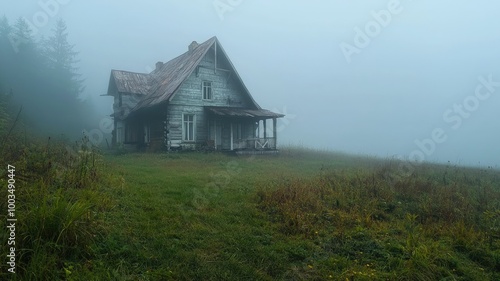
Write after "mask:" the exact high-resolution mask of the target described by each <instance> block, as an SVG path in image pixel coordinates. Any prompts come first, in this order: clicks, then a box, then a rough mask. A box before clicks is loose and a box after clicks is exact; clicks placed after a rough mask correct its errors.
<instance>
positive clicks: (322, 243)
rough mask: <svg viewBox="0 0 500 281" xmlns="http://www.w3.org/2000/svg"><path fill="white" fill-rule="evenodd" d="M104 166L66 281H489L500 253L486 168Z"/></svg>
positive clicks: (277, 160) (166, 159)
mask: <svg viewBox="0 0 500 281" xmlns="http://www.w3.org/2000/svg"><path fill="white" fill-rule="evenodd" d="M106 160H107V163H108V166H107V169H109V172H110V173H113V174H116V175H119V177H121V178H122V179H120V184H119V186H115V187H113V188H111V189H110V191H111V194H109V195H110V197H112V198H113V199H114V204H115V205H114V207H113V209H112V210H111V211H110V212H108V213H107V214H106V225H107V232H106V235H105V236H103V237H102V239H101V240H100V241H99V242H98V243H96V244H95V248H94V249H93V251H94V253H95V256H94V258H93V259H91V260H90V261H89V263H91V264H92V266H90V267H87V268H85V267H82V266H77V268H75V270H74V272H73V273H72V277H74V278H75V279H77V280H86V279H87V280H88V279H92V278H94V279H95V280H97V279H100V280H102V279H103V278H104V279H109V280H346V279H348V280H377V279H378V280H387V279H389V280H394V279H399V280H433V279H448V280H495V279H498V278H499V277H500V275H499V270H500V268H499V267H500V263H499V262H500V261H499V256H500V251H499V249H498V247H499V246H500V245H499V243H498V241H497V240H494V241H493V243H492V245H491V246H490V245H489V239H488V237H489V236H488V235H489V231H490V230H491V229H492V228H493V226H489V225H488V223H490V224H495V223H498V221H497V220H498V208H499V207H500V206H499V205H498V202H499V199H500V194H499V189H498V185H497V183H498V182H499V173H498V172H496V171H493V170H482V169H465V168H457V167H446V166H438V165H425V166H418V167H416V168H415V171H413V174H411V175H406V174H405V175H404V176H401V175H398V170H397V165H398V163H396V162H394V161H393V162H390V161H381V160H378V159H373V158H363V157H353V156H349V155H344V154H340V153H326V152H323V151H311V150H305V149H287V150H285V151H282V153H281V155H279V156H258V157H249V156H247V157H231V156H226V155H222V154H198V153H179V154H176V153H172V154H127V155H121V156H108V157H106ZM485 212H490V213H491V214H493V215H492V217H491V218H490V220H489V221H487V219H486V218H485V215H484V214H485ZM495 212H497V213H495ZM495 214H496V215H495ZM489 229H490V230H489ZM95 276H100V277H98V278H97V277H95Z"/></svg>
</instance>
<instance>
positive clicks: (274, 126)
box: [273, 118, 278, 149]
mask: <svg viewBox="0 0 500 281" xmlns="http://www.w3.org/2000/svg"><path fill="white" fill-rule="evenodd" d="M276 123H277V122H276V118H273V138H274V149H276V148H278V136H277V135H276V133H277V130H276Z"/></svg>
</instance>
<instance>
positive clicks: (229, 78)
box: [167, 51, 253, 146]
mask: <svg viewBox="0 0 500 281" xmlns="http://www.w3.org/2000/svg"><path fill="white" fill-rule="evenodd" d="M214 68H215V59H214V53H213V52H212V51H209V52H208V53H207V54H206V55H205V57H204V58H203V59H202V61H201V62H200V64H199V67H198V69H197V70H196V71H194V72H193V73H192V74H191V76H189V78H188V79H186V81H184V83H182V85H181V86H180V88H179V90H178V91H177V93H176V94H175V96H174V97H173V98H172V100H171V101H170V103H169V106H168V109H167V115H168V116H167V118H168V122H169V131H170V135H169V137H170V139H171V140H173V141H176V140H177V141H179V140H182V117H183V114H194V115H195V116H196V117H195V121H196V133H195V139H196V142H198V143H202V142H205V141H207V140H208V116H207V114H206V112H205V110H204V108H203V107H204V106H227V107H244V108H248V107H252V106H253V104H252V102H251V101H250V100H249V98H248V96H247V95H246V94H244V93H245V92H244V89H243V87H242V85H241V83H239V81H238V79H237V78H236V75H235V74H234V73H233V72H229V71H224V70H215V69H214ZM217 68H221V69H229V68H230V67H229V66H227V65H224V64H222V63H221V62H219V60H218V62H217ZM203 81H210V82H212V99H211V100H204V99H203V96H202V95H203V94H202V83H203ZM224 128H225V129H224ZM224 128H223V132H222V135H223V146H226V145H227V143H228V142H229V139H228V137H227V136H228V135H229V131H227V130H228V126H225V127H224ZM224 136H225V137H224Z"/></svg>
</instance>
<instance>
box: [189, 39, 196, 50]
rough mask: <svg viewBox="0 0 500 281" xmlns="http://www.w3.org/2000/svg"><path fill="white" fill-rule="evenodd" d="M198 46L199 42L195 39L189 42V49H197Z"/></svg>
mask: <svg viewBox="0 0 500 281" xmlns="http://www.w3.org/2000/svg"><path fill="white" fill-rule="evenodd" d="M196 47H198V42H196V41H193V42H191V44H189V47H188V50H189V51H190V52H191V51H192V50H194V49H196Z"/></svg>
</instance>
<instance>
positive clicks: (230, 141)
mask: <svg viewBox="0 0 500 281" xmlns="http://www.w3.org/2000/svg"><path fill="white" fill-rule="evenodd" d="M206 111H207V114H208V126H207V127H208V140H207V143H208V144H209V146H212V147H213V149H214V150H220V151H236V152H239V153H238V154H250V151H260V152H263V151H274V152H277V143H278V136H277V118H280V117H283V115H282V114H277V113H273V112H271V111H268V110H262V109H258V110H249V109H241V108H227V107H207V108H206ZM271 121H272V122H271Z"/></svg>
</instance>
